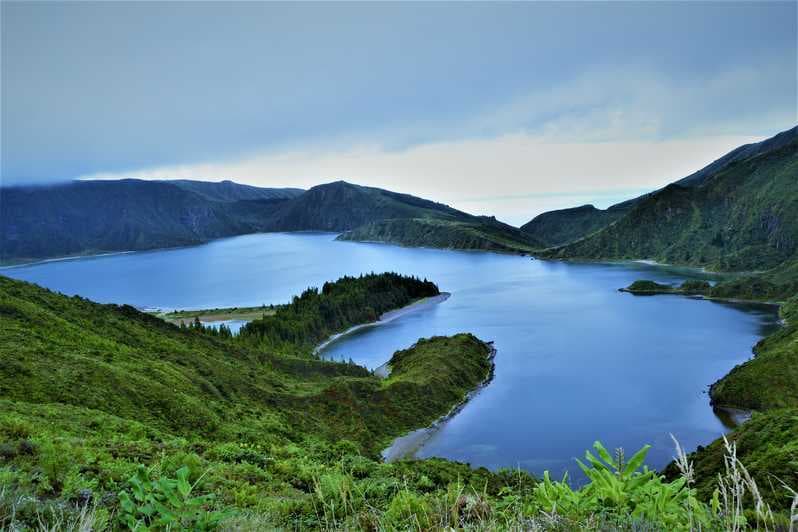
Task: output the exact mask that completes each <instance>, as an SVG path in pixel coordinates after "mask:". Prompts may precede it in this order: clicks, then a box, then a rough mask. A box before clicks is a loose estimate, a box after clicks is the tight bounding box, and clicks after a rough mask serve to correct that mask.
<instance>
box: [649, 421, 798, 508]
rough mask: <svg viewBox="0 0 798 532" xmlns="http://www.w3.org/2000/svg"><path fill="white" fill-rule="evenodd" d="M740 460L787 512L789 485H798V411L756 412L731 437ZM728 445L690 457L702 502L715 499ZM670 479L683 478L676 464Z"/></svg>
mask: <svg viewBox="0 0 798 532" xmlns="http://www.w3.org/2000/svg"><path fill="white" fill-rule="evenodd" d="M728 438H729V441H730V442H732V443H734V444H735V445H736V450H737V457H738V458H739V460H740V461H741V462H742V463H743V464H745V466H746V468H747V471H748V473H749V474H750V476H751V478H753V479H756V482H757V485H758V486H759V489H760V490H761V492H762V495H763V496H764V498H765V499H766V500H767V501H769V503H770V505H771V506H772V507H773V508H774V509H782V510H783V509H786V508H789V507H790V504H792V497H791V496H790V492H789V490H787V489H785V487H784V486H785V485H786V486H789V487H790V488H792V489H795V488H796V486H798V408H795V407H793V408H783V409H774V410H768V411H767V412H761V413H760V412H755V413H754V415H753V417H752V418H751V419H750V420H749V421H746V422H745V423H744V424H743V425H741V426H740V427H738V428H737V429H736V430H735V431H734V432H732V433H731V434H730V435H729V437H728ZM726 454H727V452H726V446H725V443H724V441H723V439H718V440H715V441H714V442H712V443H711V444H710V445H708V446H706V447H699V448H698V450H697V451H696V452H694V453H692V454H690V456H689V460H690V461H691V462H693V463H694V468H695V478H696V488H697V490H698V497H699V498H700V499H701V500H711V497H712V493H713V491H714V490H715V488H716V487H717V482H716V479H717V477H718V473H723V472H725V470H726V466H725V457H726ZM663 473H664V474H665V476H666V478H669V479H671V480H673V479H676V478H679V477H680V476H681V473H680V471H679V468H678V467H677V464H676V463H671V464H670V465H669V466H668V467H667V468H665V470H664V471H663Z"/></svg>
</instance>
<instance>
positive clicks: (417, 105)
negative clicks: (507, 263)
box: [0, 1, 798, 224]
mask: <svg viewBox="0 0 798 532" xmlns="http://www.w3.org/2000/svg"><path fill="white" fill-rule="evenodd" d="M797 5H798V3H796V2H794V1H792V2H781V3H776V2H766V1H765V2H761V1H757V2H751V3H749V2H729V3H726V2H673V3H671V2H607V3H605V2H556V3H555V2H530V3H495V2H493V3H335V2H323V3H259V2H241V3H215V2H132V3H126V2H79V3H78V2H56V3H48V2H9V1H4V2H2V3H1V4H0V6H1V7H0V11H1V12H0V14H1V15H2V22H1V24H2V67H1V68H2V87H1V89H2V96H1V98H0V99H1V102H0V103H1V104H2V108H1V109H0V111H1V115H2V116H1V118H2V120H1V124H0V125H1V126H2V128H1V131H0V136H1V137H2V139H1V142H0V143H1V144H2V153H0V156H1V157H0V159H1V161H0V162H1V163H2V164H1V165H0V172H1V177H2V184H4V185H11V184H37V183H49V182H55V181H64V180H69V179H76V178H82V179H86V178H106V179H107V178H120V177H138V178H145V179H163V178H192V179H202V180H211V181H218V180H222V179H232V180H234V181H237V182H242V183H249V184H255V185H262V186H298V187H303V188H307V187H310V186H313V185H316V184H319V183H324V182H329V181H333V180H338V179H344V180H347V181H350V182H354V183H360V184H364V185H371V186H379V187H384V188H388V189H392V190H397V191H401V192H407V193H411V194H416V195H419V196H423V197H427V198H430V199H433V200H436V201H442V202H444V203H448V204H450V205H452V206H454V207H457V208H461V209H464V210H467V211H469V212H473V213H477V214H495V215H497V216H498V217H499V218H500V219H503V220H505V221H509V222H511V223H516V224H520V223H523V222H525V221H527V220H528V219H529V218H531V217H532V216H533V215H535V214H537V213H539V212H542V211H544V210H548V209H552V208H562V207H567V206H574V205H580V204H584V203H594V204H596V205H597V206H599V207H606V206H608V205H610V204H612V203H615V202H617V201H620V200H623V199H627V198H629V197H633V196H635V195H638V194H640V193H642V192H645V191H648V190H651V189H653V188H657V187H660V186H663V185H665V184H667V183H668V182H671V181H674V180H676V179H678V178H680V177H683V176H685V175H687V174H689V173H691V172H692V171H695V170H697V169H698V168H700V167H701V166H703V165H705V164H707V163H709V162H711V161H712V160H714V159H716V158H717V157H719V156H721V155H722V154H723V153H725V152H727V151H729V150H731V149H733V148H734V147H736V146H738V145H740V144H743V143H747V142H752V141H757V140H761V139H763V138H766V137H769V136H772V135H773V134H775V133H777V132H779V131H782V130H785V129H788V128H790V127H792V126H794V125H795V124H796V123H798V81H797V79H798V52H797V48H798V44H797V42H798V22H797V19H798V13H797V12H796V11H797V8H796V6H797Z"/></svg>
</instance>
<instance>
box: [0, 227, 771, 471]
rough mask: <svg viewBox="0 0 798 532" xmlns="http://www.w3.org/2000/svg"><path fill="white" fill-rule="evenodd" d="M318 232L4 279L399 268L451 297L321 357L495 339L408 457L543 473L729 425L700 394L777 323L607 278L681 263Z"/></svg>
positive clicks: (166, 296) (249, 283)
mask: <svg viewBox="0 0 798 532" xmlns="http://www.w3.org/2000/svg"><path fill="white" fill-rule="evenodd" d="M334 238H335V235H331V234H325V233H322V234H296V233H295V234H265V235H247V236H241V237H235V238H229V239H223V240H217V241H214V242H211V243H209V244H206V245H202V246H197V247H191V248H181V249H173V250H164V251H153V252H142V253H129V254H121V255H112V256H104V257H94V258H84V259H75V260H64V261H56V262H47V263H41V264H36V265H31V266H24V267H15V268H5V269H2V270H0V273H1V274H3V275H8V276H11V277H15V278H18V279H24V280H28V281H32V282H35V283H38V284H41V285H43V286H46V287H48V288H52V289H55V290H58V291H60V292H63V293H66V294H70V295H71V294H80V295H81V296H84V297H88V298H90V299H93V300H95V301H100V302H113V303H129V304H133V305H136V306H139V307H157V308H161V309H197V308H215V307H235V306H238V307H240V306H255V305H261V304H269V303H283V302H287V301H288V300H289V299H290V297H291V296H292V295H294V294H297V293H299V292H300V291H301V290H303V289H304V288H306V287H307V286H320V285H321V284H322V283H323V282H324V281H327V280H334V279H336V278H338V277H340V276H342V275H345V274H349V275H352V274H359V273H365V272H371V271H374V272H381V271H397V272H401V273H406V274H415V275H417V276H420V277H427V278H429V279H431V280H433V281H435V282H436V283H438V285H439V286H440V288H441V290H445V291H448V292H451V294H452V296H451V297H450V298H449V299H448V300H446V301H445V302H443V303H440V304H438V305H434V306H431V307H428V308H425V309H422V310H419V311H416V312H412V313H409V314H407V315H405V316H403V317H401V318H398V319H396V320H393V321H391V322H389V323H386V324H384V325H379V326H376V327H370V328H366V329H361V330H360V331H357V332H355V333H353V334H351V335H348V336H345V337H343V338H341V339H340V340H339V341H337V342H334V343H332V344H330V345H329V346H328V347H327V348H326V349H325V350H324V355H325V356H327V357H332V358H340V359H349V358H351V359H353V360H354V361H356V362H358V363H360V364H363V365H365V366H367V367H369V368H375V367H377V366H380V365H381V364H383V363H384V362H385V361H386V360H388V359H389V358H390V356H391V354H392V353H393V352H394V351H396V350H397V349H401V348H405V347H408V346H409V345H411V344H413V343H414V342H415V341H416V340H417V339H418V338H420V337H428V336H433V335H443V334H452V333H457V332H461V331H470V332H473V333H474V334H476V335H477V336H479V337H480V338H482V339H483V340H492V341H494V342H495V346H496V349H497V356H496V375H495V378H494V380H493V381H492V382H491V384H490V385H489V386H487V387H486V388H485V389H483V390H482V391H481V392H480V393H479V394H478V395H477V396H476V397H474V398H473V399H472V400H471V401H470V402H469V403H468V404H467V405H466V406H465V408H463V409H462V410H461V411H460V412H459V413H458V414H457V415H456V416H454V417H453V418H452V419H450V420H449V421H448V422H446V423H445V424H443V425H442V426H441V427H440V428H439V429H438V430H436V431H435V432H434V433H433V434H432V436H431V437H430V438H429V440H428V441H427V442H426V443H425V444H424V445H423V447H421V448H420V449H419V450H418V451H417V456H420V457H428V456H441V457H445V458H450V459H454V460H459V461H464V462H470V463H471V464H472V465H475V466H486V467H490V468H498V467H517V466H520V467H522V468H525V469H528V470H530V471H532V472H534V473H537V474H540V473H541V472H542V471H543V470H544V469H548V470H550V471H552V473H553V474H554V475H561V474H562V473H563V472H564V471H565V470H566V469H567V470H569V471H570V472H571V473H572V474H574V473H576V472H577V468H576V466H575V463H574V461H573V459H574V458H575V457H581V456H582V455H583V453H584V450H585V449H587V448H589V447H590V446H591V445H592V443H593V441H594V440H596V439H600V440H602V441H603V442H604V443H605V444H606V445H607V446H608V447H623V448H625V449H626V450H627V453H629V452H632V451H633V450H636V449H637V448H639V447H640V446H642V445H643V444H645V443H650V444H652V445H653V448H652V451H651V453H650V454H649V460H648V463H649V465H650V466H652V467H661V466H663V465H664V464H666V463H667V462H668V461H669V460H670V459H671V457H672V455H673V446H672V443H671V440H670V436H669V434H670V433H673V434H674V435H676V436H677V437H678V438H679V440H680V441H681V442H682V444H683V445H685V446H686V447H687V448H688V449H693V448H695V447H696V446H697V445H700V444H706V443H708V442H710V441H712V440H713V439H715V438H716V437H718V436H719V435H720V434H722V433H723V432H724V431H725V430H726V429H725V428H724V425H723V423H721V421H720V420H719V419H718V418H717V417H716V416H715V414H714V413H713V411H712V409H711V408H710V406H709V398H708V396H707V395H706V389H707V386H708V385H709V384H711V383H712V382H714V381H715V380H716V379H718V378H719V377H721V376H723V375H724V374H725V373H726V372H728V370H729V369H731V368H732V367H733V366H734V365H735V364H738V363H740V362H743V361H744V360H746V359H748V358H749V357H750V356H751V347H752V346H753V345H754V343H755V342H756V341H757V340H758V339H759V338H761V337H762V336H764V335H765V334H767V333H768V332H769V331H770V330H772V329H773V328H774V327H776V323H777V317H776V312H775V308H773V307H766V306H757V305H738V304H729V303H718V302H710V301H702V300H696V299H690V298H685V297H679V296H653V297H640V296H633V295H630V294H624V293H619V292H618V291H617V289H618V288H619V287H622V286H626V285H628V284H629V283H631V282H632V281H633V280H635V279H639V278H647V279H653V280H656V281H659V282H675V281H679V280H682V279H685V278H697V277H701V274H700V273H698V272H695V271H690V270H680V269H674V268H666V267H658V266H652V265H645V264H634V263H633V264H575V263H570V264H569V263H561V262H548V261H538V260H530V259H529V258H528V257H521V256H514V255H501V254H494V253H482V252H458V251H443V250H432V249H408V248H401V247H395V246H387V245H381V244H359V243H351V242H336V241H335V240H334Z"/></svg>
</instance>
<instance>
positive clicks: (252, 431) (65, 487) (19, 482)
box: [0, 277, 528, 526]
mask: <svg viewBox="0 0 798 532" xmlns="http://www.w3.org/2000/svg"><path fill="white" fill-rule="evenodd" d="M0 314H2V320H0V328H1V329H2V331H1V333H2V334H0V401H1V402H2V409H0V479H2V482H1V484H2V485H3V487H4V489H5V490H7V489H12V490H14V492H15V493H19V494H27V495H26V496H30V497H32V498H31V499H26V501H27V502H25V501H23V502H24V504H22V503H20V502H19V501H22V499H19V500H18V501H17V499H14V500H15V501H17V502H14V504H15V505H16V506H15V508H16V509H17V510H18V511H19V512H21V513H22V514H23V515H22V516H21V518H23V519H26V520H27V521H26V522H29V523H35V519H36V518H37V517H36V515H35V513H29V514H25V512H35V511H36V510H38V511H41V510H42V508H44V507H47V505H48V504H49V503H48V501H49V500H52V501H62V502H61V503H59V504H61V505H62V506H63V503H65V502H67V501H78V500H79V499H80V497H84V498H86V497H88V498H90V499H92V500H95V497H96V501H97V502H98V503H99V502H100V500H101V499H102V500H103V501H106V502H103V503H102V506H103V508H105V507H107V508H109V509H112V508H113V507H114V505H115V504H116V502H115V500H116V499H115V495H114V496H112V495H113V494H115V493H117V491H119V490H120V489H123V488H125V487H126V486H127V485H128V484H127V479H128V478H130V477H131V476H132V475H134V473H135V472H136V471H137V468H138V464H144V465H145V466H147V468H149V472H148V473H147V474H153V475H156V474H157V475H164V476H172V477H174V476H175V475H176V474H177V470H178V469H180V468H181V467H183V466H184V465H185V466H188V468H189V470H190V476H191V478H192V482H193V481H196V480H197V479H199V478H200V476H202V475H204V476H203V477H202V478H203V480H202V482H201V489H202V490H203V492H206V493H213V494H214V496H215V501H214V502H213V503H212V504H210V506H208V505H207V504H206V505H205V506H206V507H207V508H223V507H230V508H232V507H236V508H239V509H246V508H250V509H252V510H253V511H254V510H258V511H259V512H265V513H266V514H268V519H270V521H263V522H264V523H265V522H270V523H272V525H275V524H288V525H290V526H298V525H301V524H302V523H305V524H313V523H315V524H316V525H318V524H319V519H323V517H324V513H323V512H316V510H315V509H314V504H316V503H318V500H317V498H316V496H317V494H316V489H317V487H318V486H317V483H324V482H333V481H336V480H338V479H340V478H343V475H344V473H343V472H344V471H346V475H349V476H347V477H346V481H347V482H352V483H353V486H350V488H355V487H358V489H365V490H367V491H368V492H369V493H371V492H372V491H374V490H377V491H375V492H374V493H372V494H371V495H370V500H371V503H372V504H377V502H378V501H380V500H383V503H384V502H385V500H387V501H390V499H391V497H393V495H394V494H396V493H397V492H398V491H401V489H403V488H407V487H413V486H416V484H417V483H421V484H420V485H423V486H426V487H425V488H423V489H425V490H430V489H434V488H435V487H436V486H441V485H442V486H443V487H445V486H446V485H447V484H448V482H450V481H455V480H457V479H458V478H459V479H460V480H461V481H462V482H465V483H469V484H470V483H471V482H472V481H473V482H474V483H475V484H478V485H479V486H485V485H489V486H492V488H491V490H493V491H494V493H495V492H496V491H495V490H498V484H499V482H500V477H497V476H496V475H494V474H491V473H489V472H487V471H485V470H475V471H472V470H470V469H469V468H467V467H465V466H460V465H456V464H449V463H446V462H441V461H431V462H427V463H419V464H417V465H415V464H400V465H383V464H379V463H377V462H375V461H373V459H372V458H370V457H375V456H376V455H377V453H378V452H379V450H380V449H381V448H382V447H383V446H385V445H387V443H388V442H389V441H390V439H391V437H393V436H397V435H399V434H401V433H402V432H405V431H407V430H410V429H412V428H416V427H419V426H423V425H425V424H427V423H429V422H431V421H432V420H434V419H435V418H437V417H438V416H441V415H443V414H445V413H446V412H447V411H448V410H449V409H450V408H451V407H452V406H453V405H454V404H455V403H457V402H459V401H461V400H462V399H463V397H464V395H465V394H466V393H467V391H469V390H471V389H473V388H474V387H475V386H476V385H477V384H478V383H480V382H481V381H483V380H484V379H485V378H486V377H487V376H488V374H489V373H490V368H491V362H490V357H489V355H490V349H489V347H488V346H487V345H485V344H484V343H482V342H481V341H479V340H478V339H476V338H474V337H473V336H471V335H467V334H462V335H457V336H453V337H450V338H432V339H429V340H424V341H420V342H419V343H418V344H417V345H416V346H414V347H412V348H410V349H408V350H405V351H402V352H401V353H398V354H397V355H396V356H395V357H394V359H393V360H392V361H391V365H392V367H393V373H392V376H391V378H390V379H388V380H381V379H379V378H378V377H375V376H372V375H371V374H370V373H369V372H368V371H366V370H365V369H363V368H361V367H358V366H353V365H349V364H339V363H331V362H324V361H320V360H315V359H309V358H307V357H304V358H293V357H291V356H289V355H285V354H282V353H279V352H264V351H262V350H254V349H251V348H249V347H248V346H247V342H245V341H235V340H233V339H226V338H220V337H218V336H213V335H208V334H205V333H204V332H202V331H197V330H191V329H187V328H179V327H176V326H174V325H171V324H168V323H166V322H164V321H162V320H160V319H157V318H154V317H152V316H149V315H147V314H143V313H140V312H138V311H136V310H135V309H133V308H132V307H127V306H115V305H99V304H95V303H92V302H90V301H87V300H84V299H81V298H77V297H72V298H68V297H65V296H61V295H58V294H55V293H53V292H50V291H47V290H45V289H42V288H39V287H36V286H35V285H31V284H27V283H22V282H18V281H12V280H10V279H7V278H4V277H0ZM442 362H445V363H442ZM341 460H344V461H345V462H341ZM350 468H354V469H350ZM351 475H355V476H354V477H352V476H351ZM523 477H524V478H528V477H525V476H523ZM525 482H528V480H527V481H525ZM419 489H421V488H419ZM4 495H6V496H7V495H8V493H7V492H6V493H4V494H0V523H6V524H7V522H6V521H5V519H7V517H8V514H4V511H5V510H8V509H9V507H8V506H7V505H9V504H11V501H10V499H7V498H6V499H4V498H3V496H4ZM70 504H71V503H70ZM67 507H69V506H67ZM18 517H20V516H19V515H18ZM259 519H266V517H259Z"/></svg>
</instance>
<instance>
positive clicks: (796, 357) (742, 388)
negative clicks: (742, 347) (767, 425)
mask: <svg viewBox="0 0 798 532" xmlns="http://www.w3.org/2000/svg"><path fill="white" fill-rule="evenodd" d="M780 313H781V316H782V317H783V318H784V320H785V325H784V326H783V327H782V328H780V329H779V330H778V331H776V332H775V333H773V334H771V335H770V336H768V337H766V338H764V339H763V340H761V341H760V342H759V343H757V344H756V346H755V347H754V357H753V358H752V359H751V360H749V361H747V362H744V363H743V364H741V365H739V366H737V367H735V368H734V369H732V370H731V371H730V372H729V373H728V374H727V375H726V376H725V377H723V378H722V379H720V380H719V381H718V382H716V383H715V384H713V385H712V387H711V389H710V396H711V398H712V401H713V403H714V404H716V405H719V406H733V407H738V408H746V409H753V410H770V409H774V408H784V407H798V296H796V297H793V298H791V299H790V300H789V301H787V302H786V303H785V304H783V305H782V306H781V308H780ZM797 438H798V437H797Z"/></svg>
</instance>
